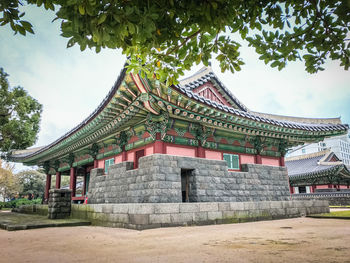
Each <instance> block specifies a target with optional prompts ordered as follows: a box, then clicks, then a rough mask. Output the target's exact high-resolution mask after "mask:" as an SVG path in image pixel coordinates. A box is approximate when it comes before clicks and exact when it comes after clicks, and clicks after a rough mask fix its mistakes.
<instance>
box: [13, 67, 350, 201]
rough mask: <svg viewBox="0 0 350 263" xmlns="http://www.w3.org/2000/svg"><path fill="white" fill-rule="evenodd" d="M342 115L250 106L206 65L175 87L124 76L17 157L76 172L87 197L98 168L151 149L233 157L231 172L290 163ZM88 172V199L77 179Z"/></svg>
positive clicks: (342, 128) (333, 131) (334, 131)
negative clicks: (80, 114) (291, 152)
mask: <svg viewBox="0 0 350 263" xmlns="http://www.w3.org/2000/svg"><path fill="white" fill-rule="evenodd" d="M347 130H348V125H344V124H342V123H341V121H340V118H328V119H308V118H297V117H287V116H279V115H271V114H264V113H259V112H253V111H251V110H249V109H248V108H247V107H246V106H245V105H244V104H243V103H241V102H240V101H239V100H238V99H237V98H236V97H235V96H234V95H233V94H232V93H231V92H230V90H229V89H228V88H226V87H225V86H224V85H223V84H222V83H221V82H220V80H219V79H218V77H217V76H216V75H215V74H214V73H213V71H212V70H211V68H210V67H205V68H203V69H201V70H200V71H199V72H197V73H196V74H194V75H193V76H191V77H189V78H186V79H184V80H182V81H180V84H178V85H176V86H171V87H166V86H165V85H164V84H163V83H160V82H159V81H158V80H157V79H144V78H141V77H140V76H139V75H134V74H127V73H126V69H125V68H124V69H123V70H122V71H121V73H120V76H119V78H118V80H117V81H116V83H115V84H114V86H113V88H112V89H111V90H110V92H109V93H108V95H107V96H106V97H105V99H104V100H103V101H102V103H101V104H100V105H99V106H98V108H97V109H96V110H95V111H94V112H93V113H92V114H91V115H90V116H89V117H88V118H86V119H85V120H84V121H83V122H81V123H80V124H79V125H78V126H76V127H75V128H74V129H72V130H71V131H69V132H68V133H67V134H65V135H63V136H62V137H60V138H59V139H57V140H56V141H54V142H53V143H51V144H49V145H47V146H45V147H42V148H36V149H28V150H23V151H16V152H13V154H12V159H13V160H14V161H17V162H23V163H25V164H27V165H40V166H42V167H44V169H45V172H46V174H47V184H46V196H45V198H46V199H47V197H48V191H49V188H50V182H51V175H53V174H56V188H60V187H61V185H60V177H61V176H62V175H69V176H70V188H71V189H72V198H73V200H84V197H85V195H86V192H87V189H88V181H89V180H88V179H89V173H90V171H91V169H93V168H104V169H105V172H107V170H108V167H109V166H110V165H111V164H115V163H120V162H123V161H133V162H134V168H136V169H137V167H138V159H139V158H141V157H142V156H147V155H151V154H156V153H159V154H169V155H178V156H188V157H198V158H207V159H214V160H226V161H227V163H228V168H229V169H230V170H236V171H239V170H240V169H241V165H242V164H247V163H252V164H254V163H255V164H265V165H272V166H284V155H285V153H286V151H287V149H288V148H289V147H292V146H296V145H300V144H303V143H306V142H315V141H320V140H322V139H324V138H325V137H329V136H334V135H339V134H344V133H346V132H347ZM77 176H82V177H83V178H84V180H83V182H84V183H83V189H82V193H81V196H77V194H76V178H77Z"/></svg>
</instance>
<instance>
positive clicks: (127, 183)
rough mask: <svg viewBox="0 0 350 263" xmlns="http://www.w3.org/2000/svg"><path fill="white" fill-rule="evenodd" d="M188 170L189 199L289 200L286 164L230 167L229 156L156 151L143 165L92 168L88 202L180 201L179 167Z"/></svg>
mask: <svg viewBox="0 0 350 263" xmlns="http://www.w3.org/2000/svg"><path fill="white" fill-rule="evenodd" d="M183 170H190V171H191V172H190V173H191V175H190V176H189V201H190V202H245V201H284V200H290V193H289V185H288V178H287V170H286V168H284V167H273V166H266V165H256V164H244V165H242V172H229V171H228V169H227V164H226V161H221V160H208V159H203V158H192V157H182V156H172V155H165V154H164V155H163V154H153V155H149V156H145V157H142V158H140V160H139V168H138V169H134V170H133V163H132V162H123V163H119V164H115V165H112V166H110V167H109V171H108V174H107V175H103V169H99V168H97V169H93V170H92V171H91V174H90V184H89V191H88V198H89V203H90V204H101V203H179V202H182V192H181V171H183Z"/></svg>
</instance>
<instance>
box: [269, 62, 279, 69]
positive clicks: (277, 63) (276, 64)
mask: <svg viewBox="0 0 350 263" xmlns="http://www.w3.org/2000/svg"><path fill="white" fill-rule="evenodd" d="M279 64H280V62H279V61H278V60H276V61H274V62H273V63H272V64H271V67H273V68H275V67H277V66H278V65H279Z"/></svg>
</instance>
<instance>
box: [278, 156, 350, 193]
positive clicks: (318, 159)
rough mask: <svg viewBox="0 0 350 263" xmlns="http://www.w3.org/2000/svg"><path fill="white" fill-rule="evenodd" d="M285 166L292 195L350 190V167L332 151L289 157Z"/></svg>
mask: <svg viewBox="0 0 350 263" xmlns="http://www.w3.org/2000/svg"><path fill="white" fill-rule="evenodd" d="M285 164H286V167H287V169H288V175H289V184H290V191H291V193H292V194H299V193H314V192H330V191H341V190H345V189H349V185H350V171H349V167H347V166H346V165H345V164H344V163H343V162H342V161H341V159H340V158H338V156H337V155H336V154H335V153H334V152H332V151H330V150H323V151H320V152H316V153H310V154H304V155H300V156H294V157H288V158H286V162H285Z"/></svg>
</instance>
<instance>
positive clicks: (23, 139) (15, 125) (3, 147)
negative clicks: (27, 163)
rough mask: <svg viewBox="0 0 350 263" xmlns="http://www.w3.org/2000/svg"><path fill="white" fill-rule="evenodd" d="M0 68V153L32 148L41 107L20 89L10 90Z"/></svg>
mask: <svg viewBox="0 0 350 263" xmlns="http://www.w3.org/2000/svg"><path fill="white" fill-rule="evenodd" d="M7 77H8V74H7V73H6V72H4V70H3V69H2V68H0V152H9V151H10V150H12V149H24V148H27V147H29V146H32V145H33V144H34V143H35V141H36V135H37V133H38V131H39V122H40V115H41V111H42V110H41V108H42V105H41V104H40V103H38V102H37V101H36V100H35V99H33V98H32V97H31V96H30V95H28V93H27V91H25V90H24V89H23V88H22V87H14V88H10V86H9V82H8V80H7Z"/></svg>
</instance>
